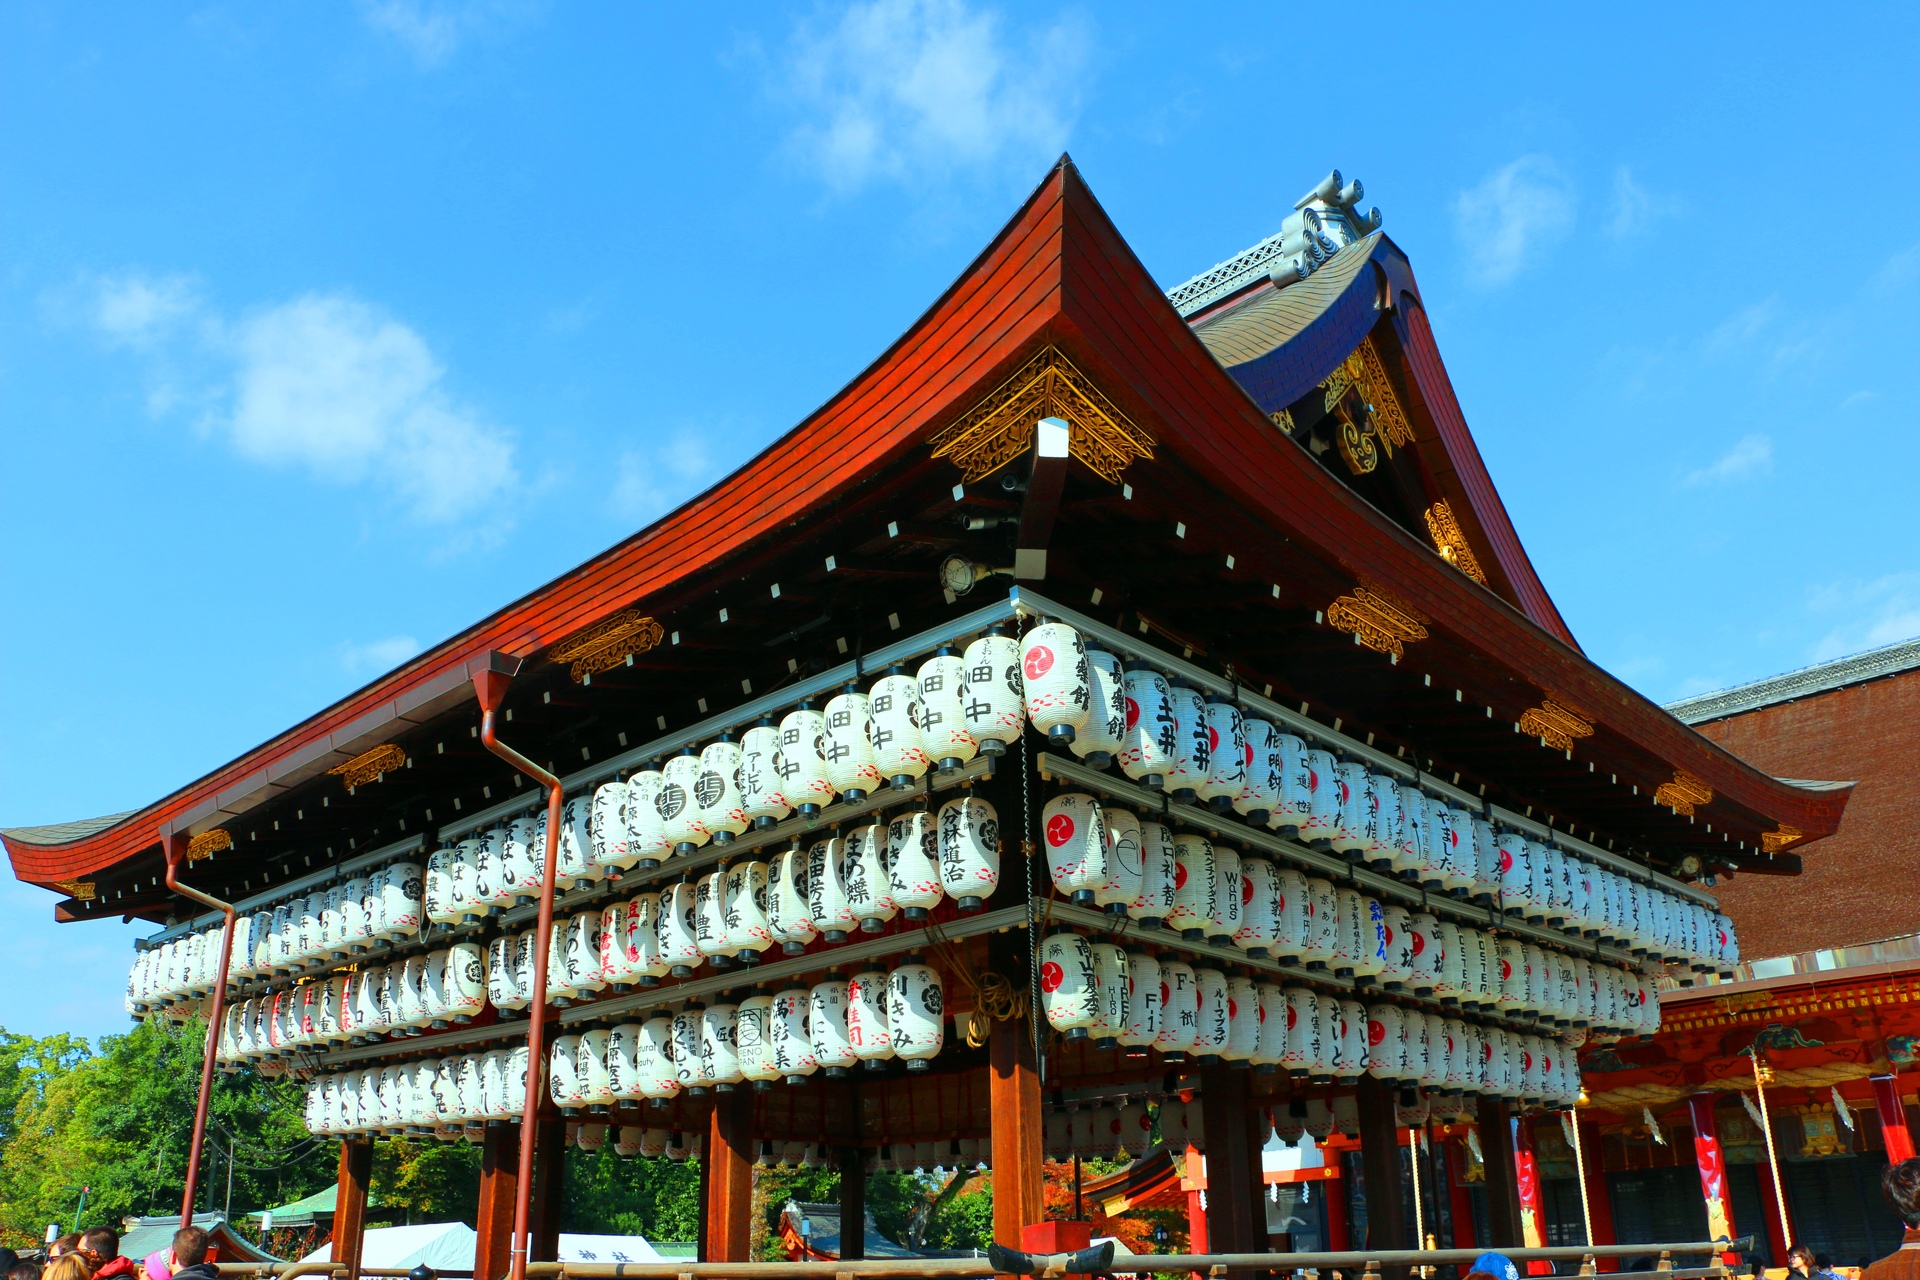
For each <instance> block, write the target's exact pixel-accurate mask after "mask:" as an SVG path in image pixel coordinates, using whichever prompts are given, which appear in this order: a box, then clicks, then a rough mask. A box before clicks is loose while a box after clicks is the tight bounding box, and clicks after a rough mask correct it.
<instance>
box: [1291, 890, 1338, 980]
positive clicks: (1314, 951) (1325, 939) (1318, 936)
mask: <svg viewBox="0 0 1920 1280" xmlns="http://www.w3.org/2000/svg"><path fill="white" fill-rule="evenodd" d="M1301 954H1302V955H1303V956H1304V957H1305V964H1306V967H1307V970H1308V971H1309V972H1312V973H1319V972H1321V971H1323V970H1326V969H1329V968H1332V967H1334V966H1335V965H1338V964H1341V963H1343V962H1342V961H1341V959H1340V955H1341V944H1340V896H1339V893H1338V892H1337V891H1336V890H1335V889H1334V887H1333V882H1332V881H1331V880H1326V879H1323V878H1321V877H1320V876H1308V877H1307V938H1306V945H1305V947H1304V948H1302V951H1301Z"/></svg>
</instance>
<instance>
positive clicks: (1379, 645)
mask: <svg viewBox="0 0 1920 1280" xmlns="http://www.w3.org/2000/svg"><path fill="white" fill-rule="evenodd" d="M1426 621H1427V619H1426V617H1425V616H1424V615H1423V614H1421V613H1420V611H1419V610H1417V609H1415V608H1414V607H1413V606H1412V605H1409V604H1407V603H1405V602H1404V601H1402V600H1399V599H1397V598H1395V597H1394V596H1392V595H1389V594H1388V593H1387V592H1385V591H1382V590H1381V589H1380V588H1378V587H1375V586H1371V585H1361V586H1357V587H1355V588H1354V589H1353V594H1352V595H1345V596H1341V597H1339V598H1338V599H1337V600H1335V601H1334V602H1333V603H1332V604H1330V605H1328V606H1327V625H1328V626H1330V627H1334V628H1336V629H1337V630H1340V631H1350V632H1352V633H1353V639H1354V643H1355V644H1363V645H1365V646H1366V647H1367V648H1369V649H1373V650H1375V651H1377V652H1379V653H1390V654H1392V655H1393V657H1394V660H1395V661H1398V660H1399V659H1400V658H1402V657H1404V656H1406V646H1407V645H1409V644H1412V643H1413V642H1414V641H1416V640H1425V639H1426V638H1427V635H1428V632H1427V628H1426V626H1425V625H1424V624H1425V623H1426Z"/></svg>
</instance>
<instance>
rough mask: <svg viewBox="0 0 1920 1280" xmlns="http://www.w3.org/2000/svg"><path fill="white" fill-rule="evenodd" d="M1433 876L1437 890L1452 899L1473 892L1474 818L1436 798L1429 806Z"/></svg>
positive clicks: (1457, 807) (1456, 806)
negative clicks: (1436, 883)
mask: <svg viewBox="0 0 1920 1280" xmlns="http://www.w3.org/2000/svg"><path fill="white" fill-rule="evenodd" d="M1428 813H1429V815H1430V817H1431V819H1432V824H1433V825H1432V830H1431V833H1430V835H1431V839H1432V847H1433V854H1434V859H1435V862H1436V868H1435V875H1436V877H1437V878H1438V879H1439V881H1440V890H1441V892H1443V893H1446V894H1449V895H1451V896H1453V897H1456V898H1460V897H1466V896H1469V895H1470V894H1471V893H1472V892H1473V861H1474V853H1473V818H1472V817H1471V816H1470V815H1469V814H1468V813H1467V811H1466V810H1464V809H1462V808H1460V807H1459V806H1458V805H1450V804H1448V803H1446V802H1445V801H1443V800H1440V799H1438V798H1436V799H1434V800H1433V802H1432V803H1431V804H1430V805H1429V806H1428Z"/></svg>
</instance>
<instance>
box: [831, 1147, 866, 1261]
mask: <svg viewBox="0 0 1920 1280" xmlns="http://www.w3.org/2000/svg"><path fill="white" fill-rule="evenodd" d="M836 1154H837V1155H838V1157H839V1159H838V1163H839V1165H840V1260H841V1261H842V1262H859V1261H862V1260H864V1259H865V1258H866V1256H867V1153H866V1152H865V1151H864V1150H862V1149H861V1148H859V1147H841V1148H840V1149H839V1151H838V1152H837V1153H836Z"/></svg>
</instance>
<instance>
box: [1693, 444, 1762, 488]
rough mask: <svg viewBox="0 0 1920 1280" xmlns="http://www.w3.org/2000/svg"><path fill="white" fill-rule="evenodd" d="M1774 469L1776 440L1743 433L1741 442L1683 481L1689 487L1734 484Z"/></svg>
mask: <svg viewBox="0 0 1920 1280" xmlns="http://www.w3.org/2000/svg"><path fill="white" fill-rule="evenodd" d="M1772 470H1773V441H1772V440H1771V439H1769V438H1768V437H1766V436H1761V435H1753V436H1743V437H1741V439H1740V441H1739V443H1737V444H1735V445H1734V446H1733V448H1731V449H1729V450H1727V451H1726V453H1724V454H1722V455H1721V456H1720V458H1719V459H1718V460H1717V461H1715V462H1713V463H1711V464H1709V465H1707V466H1704V467H1701V468H1700V469H1699V470H1698V471H1690V472H1688V473H1687V476H1686V478H1685V479H1684V480H1683V481H1682V482H1681V483H1683V484H1685V485H1687V486H1688V487H1689V488H1698V487H1700V486H1701V485H1708V484H1732V483H1734V482H1735V481H1739V480H1750V479H1752V478H1753V477H1755V476H1763V475H1766V474H1767V473H1768V472H1770V471H1772Z"/></svg>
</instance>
